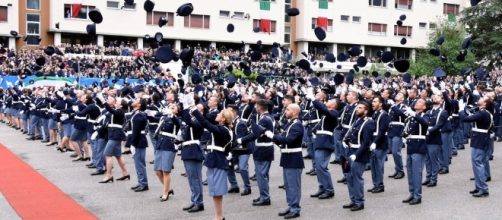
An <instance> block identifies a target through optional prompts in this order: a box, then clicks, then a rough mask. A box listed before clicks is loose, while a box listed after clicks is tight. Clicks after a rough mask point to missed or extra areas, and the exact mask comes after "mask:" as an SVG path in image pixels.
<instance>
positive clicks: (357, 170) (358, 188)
mask: <svg viewBox="0 0 502 220" xmlns="http://www.w3.org/2000/svg"><path fill="white" fill-rule="evenodd" d="M350 163H351V165H350V172H348V173H347V187H348V188H349V196H350V201H351V203H353V204H356V205H364V179H363V172H364V169H365V168H366V163H360V162H357V161H351V162H350Z"/></svg>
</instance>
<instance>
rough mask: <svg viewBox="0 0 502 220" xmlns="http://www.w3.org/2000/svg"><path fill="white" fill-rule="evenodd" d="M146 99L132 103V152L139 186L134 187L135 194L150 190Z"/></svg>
mask: <svg viewBox="0 0 502 220" xmlns="http://www.w3.org/2000/svg"><path fill="white" fill-rule="evenodd" d="M146 105H147V101H146V99H142V98H136V99H135V100H134V102H133V103H132V107H133V110H134V112H133V115H132V116H131V128H132V134H131V151H133V159H134V167H136V174H137V175H138V185H136V186H134V187H132V188H131V189H132V190H134V192H142V191H146V190H148V179H147V176H146V162H145V155H146V148H147V147H148V141H147V139H146V129H147V125H148V118H147V116H146V114H145V113H144V111H145V110H146Z"/></svg>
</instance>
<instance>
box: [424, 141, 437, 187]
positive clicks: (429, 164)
mask: <svg viewBox="0 0 502 220" xmlns="http://www.w3.org/2000/svg"><path fill="white" fill-rule="evenodd" d="M440 149H441V145H438V144H427V155H426V156H425V170H426V171H427V175H426V176H425V180H429V181H431V182H433V183H437V181H438V173H439V168H440V164H439V157H440V155H439V154H440Z"/></svg>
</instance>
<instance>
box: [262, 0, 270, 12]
mask: <svg viewBox="0 0 502 220" xmlns="http://www.w3.org/2000/svg"><path fill="white" fill-rule="evenodd" d="M260 10H263V11H270V0H260Z"/></svg>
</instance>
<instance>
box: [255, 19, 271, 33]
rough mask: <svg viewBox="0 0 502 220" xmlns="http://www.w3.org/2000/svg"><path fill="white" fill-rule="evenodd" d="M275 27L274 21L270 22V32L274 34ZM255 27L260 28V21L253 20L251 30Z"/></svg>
mask: <svg viewBox="0 0 502 220" xmlns="http://www.w3.org/2000/svg"><path fill="white" fill-rule="evenodd" d="M276 25H277V22H276V21H274V20H271V21H270V32H276ZM255 27H256V28H261V27H260V19H253V29H254V28H255Z"/></svg>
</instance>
